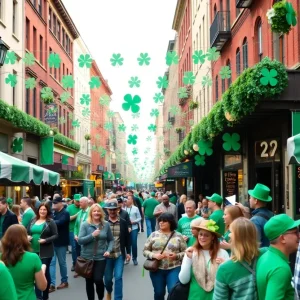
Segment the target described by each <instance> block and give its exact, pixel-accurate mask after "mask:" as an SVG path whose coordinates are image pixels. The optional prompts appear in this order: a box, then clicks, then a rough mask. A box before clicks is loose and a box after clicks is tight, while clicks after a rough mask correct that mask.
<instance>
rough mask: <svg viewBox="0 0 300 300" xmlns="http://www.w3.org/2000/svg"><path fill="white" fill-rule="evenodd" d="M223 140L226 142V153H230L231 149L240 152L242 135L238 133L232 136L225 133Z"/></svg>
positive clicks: (224, 146)
mask: <svg viewBox="0 0 300 300" xmlns="http://www.w3.org/2000/svg"><path fill="white" fill-rule="evenodd" d="M222 139H223V141H224V143H223V149H224V150H225V151H230V150H231V149H232V150H233V151H238V150H240V148H241V144H240V142H239V141H240V135H239V134H238V133H233V134H232V135H230V134H229V133H224V134H223V137H222Z"/></svg>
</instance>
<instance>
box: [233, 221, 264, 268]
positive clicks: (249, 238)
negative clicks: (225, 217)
mask: <svg viewBox="0 0 300 300" xmlns="http://www.w3.org/2000/svg"><path fill="white" fill-rule="evenodd" d="M230 231H231V232H232V235H233V236H232V238H231V251H232V256H231V258H232V260H233V261H234V262H237V261H246V262H247V263H249V264H250V263H251V261H252V260H253V259H254V258H255V257H258V255H259V250H258V247H259V245H258V241H257V231H256V227H255V225H254V224H253V223H252V222H251V221H250V220H248V219H247V218H244V217H242V218H237V219H235V220H234V221H233V222H232V223H231V224H230Z"/></svg>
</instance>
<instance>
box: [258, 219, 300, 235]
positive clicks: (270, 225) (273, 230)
mask: <svg viewBox="0 0 300 300" xmlns="http://www.w3.org/2000/svg"><path fill="white" fill-rule="evenodd" d="M299 224H300V220H297V221H294V220H293V219H292V218H291V217H289V216H288V215H286V214H280V215H276V216H274V217H272V218H271V219H270V220H269V221H268V222H267V223H266V224H265V227H264V232H265V235H266V237H267V238H268V239H269V240H270V241H273V240H275V239H277V238H278V237H279V236H280V235H282V234H283V233H285V232H286V231H288V230H290V229H293V228H296V227H298V226H299Z"/></svg>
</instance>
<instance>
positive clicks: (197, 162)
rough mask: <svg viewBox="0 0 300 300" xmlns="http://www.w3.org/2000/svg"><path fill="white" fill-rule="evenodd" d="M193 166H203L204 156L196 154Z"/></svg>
mask: <svg viewBox="0 0 300 300" xmlns="http://www.w3.org/2000/svg"><path fill="white" fill-rule="evenodd" d="M195 165H196V166H205V156H204V155H199V154H197V155H196V156H195Z"/></svg>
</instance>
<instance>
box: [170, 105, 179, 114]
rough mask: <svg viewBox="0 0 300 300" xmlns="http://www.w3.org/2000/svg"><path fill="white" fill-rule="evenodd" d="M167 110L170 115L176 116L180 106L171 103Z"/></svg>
mask: <svg viewBox="0 0 300 300" xmlns="http://www.w3.org/2000/svg"><path fill="white" fill-rule="evenodd" d="M169 112H170V114H171V115H172V116H176V115H178V114H179V112H180V108H179V107H178V106H176V105H172V106H171V107H170V108H169Z"/></svg>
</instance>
